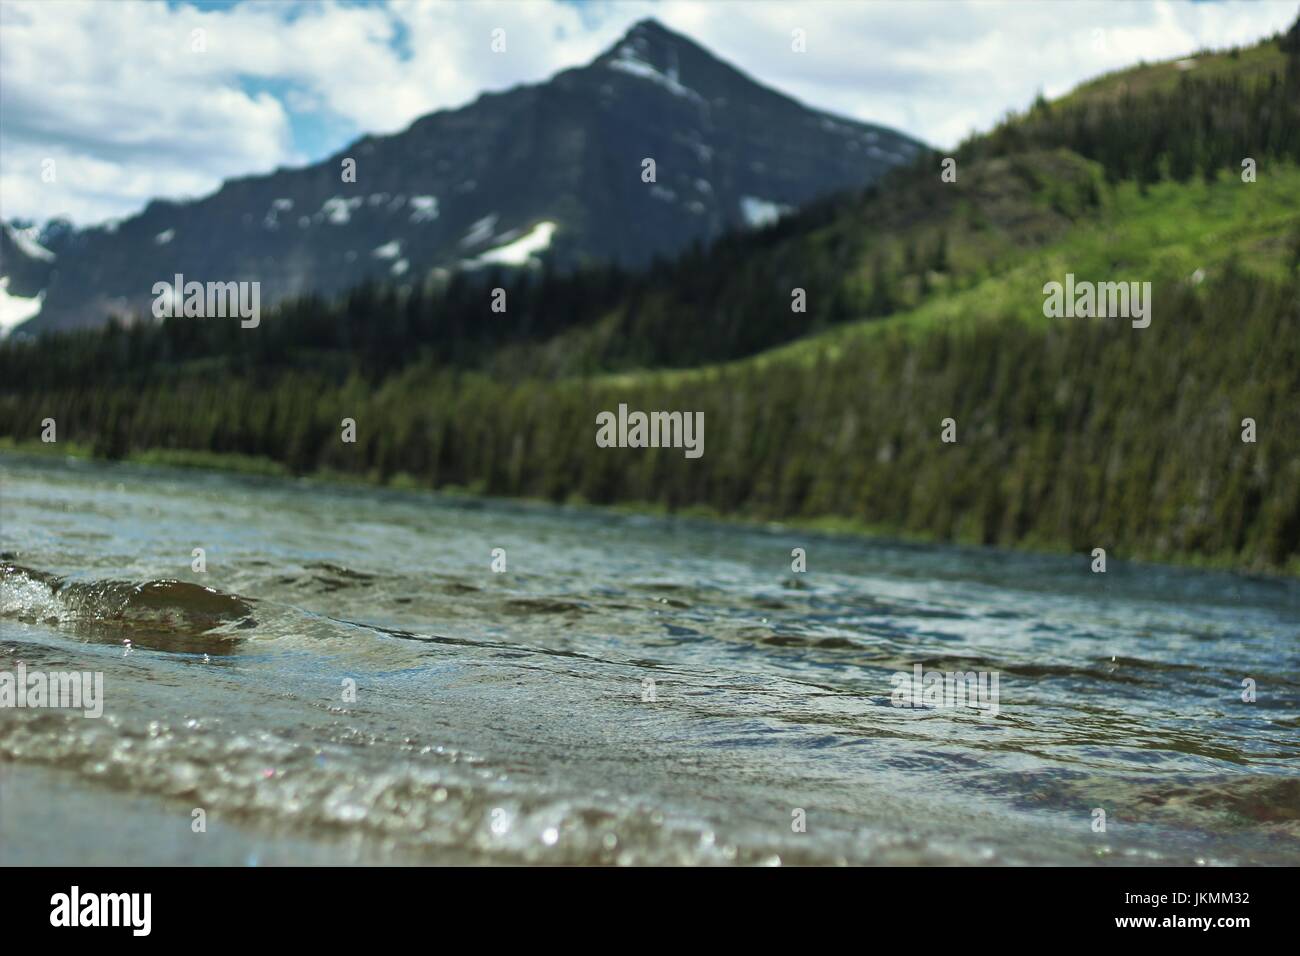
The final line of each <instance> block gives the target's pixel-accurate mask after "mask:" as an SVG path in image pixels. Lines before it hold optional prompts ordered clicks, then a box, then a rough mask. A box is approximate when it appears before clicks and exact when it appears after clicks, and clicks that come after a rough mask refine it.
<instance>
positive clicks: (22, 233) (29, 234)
mask: <svg viewBox="0 0 1300 956" xmlns="http://www.w3.org/2000/svg"><path fill="white" fill-rule="evenodd" d="M4 230H5V232H7V233H8V234H9V238H10V239H12V240H13V243H14V245H16V246H17V247H18V250H19V251H20V252H21V253H22V254H23V255H25V256H27V257H28V258H29V259H40V260H41V261H42V262H53V261H54V253H52V252H50V250H49V249H46V248H45V247H44V246H43V245H41V244H40V243H39V242H37V241H36V237H37V235H38V234H39V231H38V230H37V229H36V227H35V226H33V227H31V228H30V229H15V228H14V227H13V226H11V225H9V223H7V222H6V223H5V224H4Z"/></svg>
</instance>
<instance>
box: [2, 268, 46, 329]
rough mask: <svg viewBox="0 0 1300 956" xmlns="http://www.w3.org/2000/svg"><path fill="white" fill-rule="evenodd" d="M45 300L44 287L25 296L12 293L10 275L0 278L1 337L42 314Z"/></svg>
mask: <svg viewBox="0 0 1300 956" xmlns="http://www.w3.org/2000/svg"><path fill="white" fill-rule="evenodd" d="M47 251H48V250H47ZM44 301H45V290H44V289H42V290H41V291H40V292H38V293H37V294H36V295H34V296H31V297H30V298H24V297H23V296H21V295H10V294H9V277H8V276H4V277H3V278H0V339H3V338H4V337H5V336H7V335H8V334H9V333H10V332H11V331H12V330H13V329H14V328H16V327H17V326H19V325H22V324H23V323H24V322H26V321H27V320H28V319H32V318H35V317H36V316H37V315H38V314H40V311H41V304H42V303H43V302H44Z"/></svg>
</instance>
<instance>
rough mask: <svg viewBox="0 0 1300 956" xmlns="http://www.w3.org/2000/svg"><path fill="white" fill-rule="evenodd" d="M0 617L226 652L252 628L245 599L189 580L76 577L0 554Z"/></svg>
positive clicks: (186, 649) (104, 638)
mask: <svg viewBox="0 0 1300 956" xmlns="http://www.w3.org/2000/svg"><path fill="white" fill-rule="evenodd" d="M0 617H7V618H11V619H14V620H19V621H24V622H26V623H31V624H36V623H41V624H49V625H54V626H58V627H61V628H65V629H67V630H70V631H73V632H74V633H76V634H77V635H79V636H81V637H85V638H86V639H88V640H93V641H96V642H99V643H111V644H117V643H129V644H130V645H132V646H139V647H145V648H149V649H152V650H160V651H172V652H177V653H190V654H231V653H234V652H235V650H236V648H237V646H238V645H239V643H240V638H239V636H238V635H237V634H235V633H232V631H236V630H245V629H247V628H251V627H255V626H256V625H257V620H256V619H255V617H254V616H253V608H252V605H251V604H250V602H249V601H248V600H246V599H244V598H242V597H240V596H238V595H236V594H227V593H225V592H224V591H218V590H216V589H215V588H209V587H204V586H202V585H199V584H192V583H190V582H188V581H177V580H172V579H167V578H164V579H159V580H151V581H116V580H102V581H73V580H69V579H68V578H66V577H60V576H59V575H56V574H51V573H50V572H48V571H41V570H39V569H35V568H27V567H23V566H22V565H20V564H15V563H13V562H11V561H0Z"/></svg>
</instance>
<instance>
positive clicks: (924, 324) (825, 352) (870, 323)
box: [602, 166, 1300, 385]
mask: <svg viewBox="0 0 1300 956" xmlns="http://www.w3.org/2000/svg"><path fill="white" fill-rule="evenodd" d="M954 188H955V187H954ZM1297 210H1300V169H1297V168H1296V167H1294V166H1281V167H1275V168H1271V169H1268V170H1266V171H1265V173H1264V174H1263V175H1262V176H1261V178H1260V179H1259V181H1257V182H1255V183H1242V182H1241V181H1240V180H1239V179H1237V178H1236V177H1232V176H1222V177H1220V178H1219V179H1218V180H1217V181H1216V182H1214V183H1212V184H1207V183H1204V182H1202V181H1199V180H1196V181H1192V182H1190V183H1170V182H1162V183H1159V184H1157V185H1156V186H1154V187H1152V188H1151V189H1149V190H1148V191H1147V192H1146V193H1145V194H1143V193H1142V192H1140V191H1139V190H1138V188H1137V186H1136V185H1134V184H1132V183H1125V184H1123V185H1121V186H1119V187H1117V188H1115V189H1113V190H1107V191H1106V192H1105V201H1104V207H1103V211H1102V212H1101V213H1100V214H1099V215H1098V216H1097V217H1096V218H1095V219H1093V220H1091V221H1083V222H1080V223H1079V224H1078V225H1077V226H1076V227H1075V228H1074V229H1072V230H1071V231H1070V232H1069V233H1068V234H1066V235H1064V236H1063V237H1062V238H1060V239H1057V240H1055V241H1053V242H1051V243H1049V244H1047V245H1045V246H1043V247H1042V248H1037V249H1029V250H1026V251H1024V252H1023V253H1022V254H1020V255H1019V256H1018V257H1017V258H1015V259H1014V261H1012V262H1011V263H1009V264H1008V265H1007V266H1005V267H1004V269H1003V271H1001V272H999V273H997V274H996V275H991V276H988V277H987V278H984V279H982V280H980V281H979V282H978V283H977V284H975V285H973V286H971V287H969V288H965V289H960V290H957V291H954V292H951V293H948V294H936V295H934V296H932V297H930V298H928V299H927V300H926V301H924V302H923V303H922V304H920V305H917V306H915V307H913V308H909V309H904V310H902V311H900V312H897V313H895V314H894V315H891V316H889V317H888V318H884V319H870V320H862V321H858V322H853V323H849V324H846V325H842V326H838V327H835V328H832V329H829V330H827V331H824V332H821V333H817V334H814V335H809V336H806V337H804V338H801V339H798V340H796V341H794V342H791V343H789V344H788V345H783V346H779V347H777V348H774V349H771V350H769V351H767V352H764V353H762V354H760V355H756V356H752V357H750V358H745V359H740V360H738V361H735V362H728V363H719V364H716V365H711V366H706V367H702V368H692V369H673V370H668V371H662V370H645V371H637V372H631V373H619V374H612V375H608V376H604V377H603V379H602V380H603V381H604V382H605V383H607V384H610V385H626V384H633V383H636V382H638V381H642V380H653V381H658V382H663V383H672V382H677V381H682V382H684V381H690V380H692V379H695V378H709V377H713V376H716V375H717V374H718V372H719V369H720V368H722V367H724V366H725V367H727V368H730V369H741V368H745V367H751V366H752V367H756V368H765V367H769V366H781V365H785V364H786V363H794V364H797V365H803V366H808V365H811V364H814V363H816V362H819V361H822V360H826V359H829V360H835V359H837V358H838V357H839V356H840V355H841V354H842V353H843V351H844V348H845V346H846V345H848V344H850V343H856V342H860V341H864V340H870V338H871V337H873V336H877V335H880V334H883V333H885V332H894V331H897V330H903V331H904V332H905V333H907V334H909V335H918V336H919V335H924V334H926V333H928V332H931V331H933V330H935V329H936V328H941V327H942V328H952V327H954V326H956V325H966V324H971V323H978V322H982V321H995V320H1001V319H1003V318H1005V317H1008V316H1011V317H1015V318H1018V319H1021V320H1023V321H1024V322H1026V323H1027V324H1029V325H1031V326H1039V327H1045V326H1046V325H1047V324H1049V323H1051V322H1053V321H1058V320H1053V319H1048V318H1045V317H1044V316H1043V313H1042V301H1043V294H1042V286H1043V283H1045V282H1047V281H1050V280H1052V279H1057V280H1060V279H1063V278H1064V276H1065V274H1066V273H1067V272H1073V273H1074V274H1075V276H1076V278H1078V279H1087V278H1092V279H1094V280H1103V279H1120V278H1123V279H1127V280H1136V281H1153V282H1154V281H1158V280H1162V279H1163V280H1180V279H1189V280H1190V278H1191V276H1192V275H1193V273H1195V272H1196V271H1197V270H1198V269H1199V270H1202V272H1203V273H1204V276H1205V278H1207V279H1212V278H1213V276H1214V275H1215V273H1216V272H1218V271H1219V270H1221V269H1222V268H1223V266H1224V265H1225V263H1226V262H1227V261H1228V260H1229V259H1230V258H1232V257H1238V258H1239V259H1240V260H1241V264H1242V265H1243V266H1244V267H1245V268H1247V269H1249V270H1250V271H1251V272H1253V273H1256V274H1259V275H1262V276H1266V277H1269V278H1273V279H1283V278H1285V276H1286V274H1287V272H1288V271H1289V269H1290V266H1291V263H1290V259H1291V256H1292V255H1293V254H1294V253H1293V250H1292V248H1291V245H1290V242H1291V240H1292V235H1293V231H1294V230H1295V229H1296V227H1297V225H1298V224H1300V213H1297ZM1159 320H1160V316H1159V313H1158V312H1157V313H1156V316H1155V318H1153V322H1155V321H1159Z"/></svg>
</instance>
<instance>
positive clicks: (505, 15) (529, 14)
mask: <svg viewBox="0 0 1300 956" xmlns="http://www.w3.org/2000/svg"><path fill="white" fill-rule="evenodd" d="M1296 10H1297V4H1296V3H1295V2H1294V0H1291V2H1276V3H1253V2H1225V3H1195V4H1191V3H1167V2H1152V3H1136V2H1079V3H1076V2H1067V0H1052V2H1042V3H1027V2H999V3H979V4H973V3H955V2H952V3H950V2H940V0H934V2H927V3H888V2H862V3H854V2H849V0H814V2H807V3H800V4H777V3H771V2H766V0H735V2H728V3H701V2H695V0H663V2H659V3H651V2H645V0H630V2H619V3H607V4H590V5H588V6H586V7H580V6H579V5H576V4H568V3H560V2H558V0H530V2H526V3H520V2H511V0H504V2H488V0H481V2H480V0H458V2H421V0H395V2H393V3H391V4H388V5H386V6H381V5H365V6H355V5H354V6H339V5H337V4H335V3H321V4H317V3H300V2H272V3H262V2H256V3H243V4H239V5H237V6H235V7H229V8H221V9H198V8H195V7H190V6H181V7H170V6H167V5H164V4H161V3H127V2H124V3H112V4H109V3H101V2H87V3H62V2H58V3H55V2H48V0H44V2H6V3H4V5H3V6H2V7H0V26H2V27H3V30H4V43H3V45H2V46H0V134H2V136H0V216H4V217H14V216H23V217H30V218H36V219H45V218H48V217H50V216H53V215H56V214H67V215H70V216H71V217H72V218H73V219H74V220H75V221H77V222H80V223H86V222H92V221H98V220H101V219H103V218H105V217H109V216H118V215H123V214H126V213H129V212H133V211H135V210H137V209H139V208H141V207H142V206H143V205H144V204H145V202H146V201H147V200H148V199H150V198H154V197H167V198H184V197H189V196H195V195H202V194H204V193H207V192H210V191H211V190H213V189H215V188H216V187H217V186H218V185H219V184H220V182H221V180H222V179H225V178H228V177H230V176H235V175H245V174H248V173H255V172H268V171H270V170H272V169H274V168H275V167H276V166H279V165H287V164H298V163H301V162H304V161H306V159H308V158H309V157H308V156H307V155H305V153H304V149H310V148H311V147H310V146H305V144H303V143H298V144H295V142H294V119H295V117H298V118H301V117H302V115H304V114H312V116H313V118H314V119H317V120H319V121H320V122H322V123H325V122H328V123H329V124H330V126H329V128H330V129H331V130H334V131H335V132H334V135H335V137H336V138H337V141H334V140H331V142H330V144H329V145H330V147H331V148H334V149H341V148H343V147H344V146H345V145H346V144H347V141H348V140H350V139H351V138H353V137H354V136H356V135H359V134H361V133H363V132H374V133H388V132H394V131H397V130H400V129H402V128H404V127H405V126H407V125H408V124H409V123H410V122H411V121H412V120H414V119H416V118H417V117H419V116H421V115H423V114H425V113H428V112H431V111H433V110H436V109H440V108H446V107H454V106H459V105H462V104H464V103H466V102H469V101H470V100H472V99H474V98H475V97H476V96H477V95H478V94H479V93H481V92H484V91H488V90H499V89H504V88H507V87H509V86H511V85H514V84H516V83H521V82H537V81H540V80H543V79H545V78H547V77H548V76H550V75H552V74H553V73H555V72H556V71H558V70H560V69H563V68H566V67H571V66H578V65H581V64H583V63H586V62H587V61H589V60H590V59H591V58H592V57H594V56H595V55H596V54H597V53H599V52H600V51H601V50H603V49H605V48H606V47H608V46H610V45H611V44H612V43H613V42H614V41H615V40H616V39H617V38H618V37H619V36H620V35H621V34H622V33H623V32H625V31H626V29H627V28H628V27H629V26H630V25H631V24H632V23H633V22H634V21H636V20H638V19H641V18H643V17H645V16H655V17H657V18H659V19H660V20H661V21H662V22H664V23H665V24H666V25H667V26H669V27H670V28H673V29H676V30H679V31H680V32H683V33H686V34H688V35H690V36H692V37H693V38H695V39H696V40H697V41H699V42H700V43H702V44H704V45H705V46H706V47H708V48H710V49H711V50H712V51H713V52H714V53H716V54H717V55H719V56H721V57H722V58H723V59H726V60H729V61H731V62H733V63H735V64H736V65H738V66H739V67H741V68H742V69H744V70H745V71H746V72H748V73H750V74H751V75H752V76H754V77H755V78H757V79H760V80H761V81H763V82H765V83H767V84H769V85H771V86H775V87H776V88H778V89H780V90H782V91H784V92H786V93H789V94H791V95H793V96H796V97H798V98H799V99H801V100H803V101H804V102H806V103H808V104H809V105H812V106H817V107H820V108H823V109H829V110H832V111H835V112H839V113H843V114H846V115H849V116H853V117H856V118H858V119H863V120H871V121H876V122H881V123H885V124H886V125H890V126H894V127H897V128H899V129H901V130H903V131H905V132H909V133H912V134H913V135H916V136H919V137H921V138H922V139H925V140H927V141H928V142H931V143H933V144H935V145H939V146H949V145H952V144H954V143H955V142H956V141H957V140H959V139H960V138H962V137H963V136H964V135H966V134H967V133H969V132H971V131H973V130H978V129H985V128H987V127H988V126H989V125H991V124H992V123H993V122H994V121H996V120H997V119H998V118H999V117H1000V116H1001V115H1002V114H1004V113H1005V112H1006V111H1007V110H1009V109H1012V108H1023V107H1024V106H1026V105H1027V104H1028V103H1029V102H1030V101H1031V100H1032V98H1033V96H1034V95H1035V94H1036V93H1037V92H1038V91H1039V90H1042V91H1043V92H1045V93H1046V94H1048V95H1049V96H1050V95H1056V94H1059V93H1063V92H1065V91H1066V90H1067V89H1069V88H1070V87H1071V86H1073V85H1074V84H1075V83H1077V82H1079V81H1081V80H1084V79H1087V78H1089V77H1091V76H1095V75H1097V74H1098V73H1102V72H1105V71H1108V70H1111V69H1117V68H1120V67H1123V66H1127V65H1131V64H1132V63H1135V62H1137V61H1138V60H1139V59H1147V60H1156V59H1164V58H1168V57H1173V56H1178V55H1181V54H1185V53H1188V52H1191V51H1193V50H1195V49H1197V48H1199V47H1202V46H1217V47H1222V46H1225V45H1230V44H1234V43H1249V42H1253V41H1254V40H1256V39H1258V38H1259V37H1261V36H1264V35H1267V34H1269V33H1272V32H1274V31H1276V30H1278V29H1282V28H1284V27H1285V26H1286V25H1287V24H1288V23H1289V22H1290V21H1291V20H1292V19H1294V17H1295V15H1296ZM796 27H798V28H801V29H803V30H805V31H806V32H807V52H806V53H803V54H798V53H794V52H793V51H792V50H791V48H790V35H791V31H792V30H793V29H795V28H796ZM496 28H502V29H504V30H505V37H506V52H505V53H493V52H492V50H491V47H490V44H491V38H492V31H493V30H494V29H496ZM195 29H203V30H204V31H205V37H204V39H205V41H206V51H205V52H202V53H199V52H193V51H192V50H191V31H193V30H195ZM1095 30H1102V31H1103V32H1102V34H1101V36H1102V37H1103V38H1104V40H1105V43H1104V45H1103V46H1102V47H1100V48H1098V47H1097V46H1096V44H1095V33H1094V31H1095ZM250 90H252V91H255V92H250ZM314 152H316V153H319V152H321V149H319V148H316V149H315V150H314ZM45 159H53V160H54V161H55V169H56V174H57V178H56V181H55V182H53V183H45V182H42V179H41V169H42V167H41V163H42V161H43V160H45Z"/></svg>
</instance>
